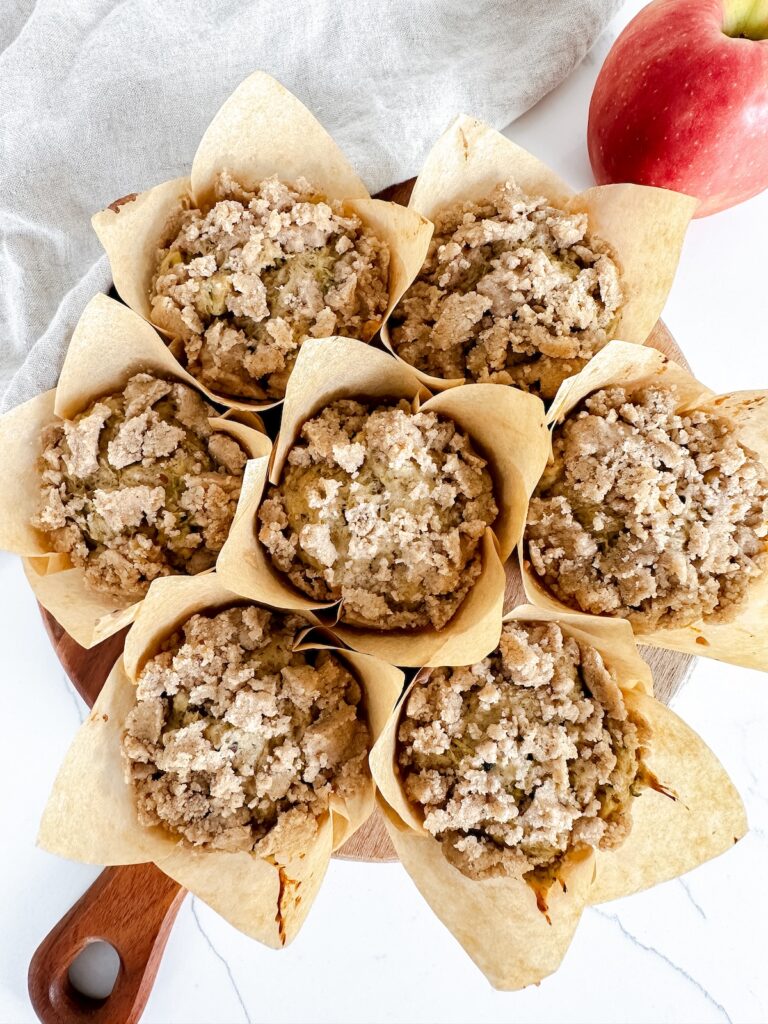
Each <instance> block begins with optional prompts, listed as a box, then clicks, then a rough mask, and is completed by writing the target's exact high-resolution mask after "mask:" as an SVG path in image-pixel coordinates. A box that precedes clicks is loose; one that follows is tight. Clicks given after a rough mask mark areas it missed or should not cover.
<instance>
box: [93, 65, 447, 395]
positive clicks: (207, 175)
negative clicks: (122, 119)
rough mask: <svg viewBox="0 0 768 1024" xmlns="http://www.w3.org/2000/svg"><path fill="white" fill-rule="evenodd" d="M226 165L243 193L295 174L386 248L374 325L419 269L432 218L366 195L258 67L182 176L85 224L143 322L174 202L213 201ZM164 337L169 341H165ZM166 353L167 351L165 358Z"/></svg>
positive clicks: (310, 121) (337, 153) (294, 102)
mask: <svg viewBox="0 0 768 1024" xmlns="http://www.w3.org/2000/svg"><path fill="white" fill-rule="evenodd" d="M222 171H227V172H228V173H229V174H230V175H231V176H232V177H233V178H234V179H235V180H236V181H237V182H238V184H240V185H242V186H243V187H244V188H246V189H252V188H254V187H255V186H256V185H257V184H258V183H259V182H260V181H263V180H264V179H265V178H268V177H269V176H270V175H277V177H278V178H279V179H280V180H282V181H285V182H288V183H292V182H294V181H296V179H297V178H300V177H304V178H306V179H307V180H308V181H309V182H310V184H311V185H312V186H313V187H314V188H315V189H317V190H318V192H319V193H321V194H322V195H324V196H325V197H326V198H328V199H332V200H339V201H340V202H341V203H342V205H343V207H344V209H346V210H347V211H349V212H351V213H355V214H356V215H357V216H358V217H359V218H360V220H361V221H362V222H363V224H364V225H366V226H367V227H369V228H370V229H371V230H372V231H373V233H374V234H375V235H376V236H377V237H378V238H379V239H381V240H382V241H384V242H386V244H387V246H388V247H389V253H390V268H389V285H388V292H389V298H388V303H387V310H386V313H385V315H384V318H383V320H382V323H383V322H384V321H385V320H386V318H387V317H388V316H389V314H390V312H391V311H392V309H393V308H394V307H395V305H396V304H397V303H398V301H399V300H400V297H401V296H402V295H403V293H404V292H405V291H406V289H407V288H408V287H409V285H410V284H411V282H412V281H413V279H414V278H415V277H416V275H417V274H418V272H419V270H420V269H421V265H422V263H423V262H424V258H425V256H426V253H427V248H428V247H429V241H430V238H431V237H432V224H431V223H430V222H429V221H427V220H425V219H424V218H423V217H421V216H420V215H419V214H418V213H417V212H415V211H414V210H409V209H406V208H405V207H403V206H398V205H397V204H395V203H388V202H384V201H383V200H379V199H371V197H370V195H369V194H368V191H367V189H366V187H365V185H364V184H363V182H362V181H361V180H360V178H359V177H358V176H357V174H356V173H355V171H354V169H353V168H352V166H351V164H350V163H349V161H348V160H347V158H346V157H345V156H344V154H343V153H342V152H341V150H340V149H339V147H338V146H337V145H336V143H335V142H334V141H333V139H332V138H331V137H330V135H329V134H328V133H327V132H326V130H325V129H324V128H323V127H322V125H321V124H320V123H319V122H318V121H317V120H316V118H315V117H314V116H313V115H312V114H311V113H310V112H309V111H308V110H307V108H306V107H305V106H304V105H303V104H302V103H301V102H300V101H299V100H298V99H297V98H296V97H295V96H293V95H292V94H291V93H290V92H288V90H287V89H285V88H283V86H282V85H280V83H279V82H276V81H275V79H274V78H271V77H270V76H269V75H267V74H265V73H264V72H262V71H257V72H255V73H254V74H252V75H250V76H249V77H248V78H246V79H245V81H244V82H242V83H241V84H240V85H239V86H238V87H237V89H236V90H235V91H234V92H233V93H232V95H231V96H230V97H229V98H228V99H227V100H226V101H225V102H224V104H223V105H222V107H221V109H220V110H219V111H218V113H217V114H216V116H215V117H214V119H213V121H212V122H211V124H210V125H209V127H208V129H207V130H206V132H205V134H204V135H203V138H202V140H201V141H200V145H199V146H198V148H197V152H196V153H195V156H194V159H193V161H192V171H191V176H190V177H184V178H176V179H174V180H173V181H167V182H164V183H163V184H161V185H156V186H155V187H154V188H151V189H149V190H148V191H146V192H142V193H140V194H138V195H131V196H126V197H125V199H123V200H118V201H117V202H115V203H113V204H112V205H111V206H110V207H108V208H107V209H105V210H102V211H101V212H100V213H97V214H96V215H95V216H94V217H93V219H92V223H93V227H94V230H95V231H96V234H97V235H98V237H99V240H100V241H101V243H102V245H103V246H104V249H105V250H106V253H107V256H108V257H109V263H110V267H111V268H112V277H113V280H114V283H115V288H116V289H117V291H118V292H119V293H120V296H121V298H122V299H123V301H125V302H126V303H127V304H128V305H129V306H130V307H131V309H133V310H135V311H136V312H137V313H139V314H140V315H141V316H143V317H144V318H145V319H146V320H149V319H150V298H149V292H150V286H151V282H152V277H153V274H154V271H155V269H156V266H157V253H158V249H159V248H160V246H161V244H162V243H163V242H164V241H165V240H166V239H165V236H166V234H167V228H168V224H169V222H170V219H171V218H172V216H173V214H174V212H175V211H176V210H177V209H178V207H179V203H180V202H181V201H182V200H183V199H186V198H189V197H191V198H192V200H193V203H194V205H196V206H198V205H199V204H201V203H203V204H204V203H206V202H208V201H211V200H212V199H213V191H214V185H215V182H216V178H217V176H218V175H219V174H220V173H221V172H222ZM169 340H170V338H169ZM171 358H174V361H176V360H175V357H171ZM197 386H198V388H199V390H201V391H202V392H203V393H204V394H206V395H207V396H208V398H210V399H211V400H212V401H214V402H218V403H219V404H220V405H226V406H230V407H232V408H236V409H254V408H256V409H266V408H270V407H271V406H274V405H279V404H280V401H281V400H280V399H265V400H258V399H247V398H237V397H233V396H231V395H229V396H227V395H222V394H217V393H216V392H213V391H209V390H208V389H207V388H206V387H205V386H204V385H202V384H200V383H198V384H197Z"/></svg>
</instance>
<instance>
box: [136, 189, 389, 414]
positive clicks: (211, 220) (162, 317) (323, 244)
mask: <svg viewBox="0 0 768 1024" xmlns="http://www.w3.org/2000/svg"><path fill="white" fill-rule="evenodd" d="M388 280H389V249H388V247H387V245H386V243H385V242H383V241H382V240H380V239H379V238H377V237H376V235H375V234H374V233H373V231H372V230H371V229H370V228H369V227H367V226H365V225H364V224H363V222H362V221H361V219H360V218H359V217H358V216H357V214H356V213H354V212H352V211H351V210H345V208H344V206H343V204H342V203H341V202H340V201H338V200H331V199H327V198H325V197H324V196H323V195H321V194H320V193H319V192H318V191H317V190H316V189H315V188H314V187H313V186H312V185H311V184H310V183H309V182H308V181H306V180H305V179H304V178H299V179H297V180H296V181H295V182H293V183H288V182H285V181H281V180H280V179H279V178H278V177H277V176H276V175H273V176H271V177H269V178H266V179H264V180H263V181H261V182H259V183H258V185H257V186H256V187H255V188H254V190H252V191H250V190H248V189H245V188H243V187H242V186H241V185H240V184H239V183H238V182H237V181H235V180H234V178H233V177H232V176H231V175H230V174H229V173H227V172H226V171H222V172H221V173H220V174H219V175H218V177H217V179H216V183H215V190H214V198H213V202H212V205H210V206H209V207H205V208H203V209H199V208H197V207H196V206H195V205H193V200H192V199H191V198H189V197H188V198H187V199H186V200H184V201H183V202H182V204H181V207H180V208H179V209H178V211H177V213H176V215H175V216H174V217H172V218H171V221H170V223H169V225H168V226H167V228H166V231H165V238H164V244H163V245H162V247H161V248H160V250H159V252H158V254H157V262H156V267H155V271H154V274H153V277H152V284H151V289H150V296H149V299H150V315H151V320H152V322H153V323H154V324H155V325H156V326H157V327H159V328H160V329H161V330H162V331H164V332H165V333H166V334H167V335H168V336H170V338H172V339H173V340H172V342H171V351H172V352H173V354H174V355H175V356H176V357H177V358H178V359H179V361H180V362H181V363H182V365H184V366H185V367H186V369H187V370H188V371H189V372H190V373H191V374H192V375H193V376H194V377H195V378H196V379H197V380H199V381H200V382H201V383H202V384H203V385H204V386H205V387H207V388H210V389H212V390H213V391H215V392H220V393H223V394H226V395H230V396H234V397H240V398H248V399H259V400H266V399H281V398H282V397H283V395H284V394H285V387H286V383H287V381H288V376H289V374H290V372H291V369H292V367H293V364H294V362H295V360H296V355H297V353H298V350H299V347H300V346H301V344H302V342H303V340H304V339H305V338H307V337H315V338H325V337H329V336H330V335H333V334H346V335H349V336H353V337H357V338H361V339H363V340H366V341H367V340H369V339H370V338H372V337H373V335H374V334H375V333H376V331H377V330H378V328H379V326H380V324H381V321H382V319H383V317H384V314H385V312H386V309H387V304H388V301H389V289H388Z"/></svg>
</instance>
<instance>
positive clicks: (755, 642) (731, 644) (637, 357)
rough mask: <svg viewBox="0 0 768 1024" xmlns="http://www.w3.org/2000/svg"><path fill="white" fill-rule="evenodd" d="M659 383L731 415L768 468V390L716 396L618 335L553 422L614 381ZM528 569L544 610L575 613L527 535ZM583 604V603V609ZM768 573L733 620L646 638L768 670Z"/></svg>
mask: <svg viewBox="0 0 768 1024" xmlns="http://www.w3.org/2000/svg"><path fill="white" fill-rule="evenodd" d="M653 384H659V385H662V386H665V387H671V386H674V387H675V388H676V390H677V393H678V396H679V403H678V406H677V411H678V412H688V411H691V410H693V409H701V410H703V411H705V412H710V413H712V414H714V415H716V416H720V417H722V418H724V419H726V420H729V421H730V422H731V423H732V424H733V426H734V427H735V429H736V437H737V439H738V441H740V442H741V443H742V444H743V445H745V446H746V447H747V448H750V449H751V450H752V451H753V452H755V453H756V454H757V456H758V458H759V460H760V462H761V463H762V464H763V465H764V466H765V467H766V468H768V391H737V392H732V393H730V394H725V395H716V394H715V393H714V392H713V391H711V390H710V389H709V388H707V387H705V385H703V384H701V383H700V382H699V381H697V380H696V379H695V377H693V376H692V375H691V374H690V373H689V372H688V371H687V370H685V369H683V368H682V367H681V366H679V365H678V364H677V363H675V362H673V361H672V360H671V359H668V358H667V357H666V356H665V355H663V354H662V353H661V352H658V351H657V350H655V349H653V348H651V347H650V346H645V347H643V348H641V349H638V348H637V346H634V345H630V344H627V343H625V342H621V341H612V342H610V344H609V345H607V346H606V347H605V348H604V349H603V350H602V351H601V352H598V354H597V355H596V356H595V357H594V358H593V359H592V360H591V361H590V362H589V363H588V364H587V366H585V367H584V369H583V370H582V371H581V373H579V374H577V375H576V376H574V377H570V378H568V380H565V381H563V383H562V385H561V386H560V389H559V391H558V393H557V395H556V396H555V400H554V401H553V403H552V405H551V406H550V408H549V410H548V413H547V422H548V423H549V424H550V426H551V427H552V428H554V427H555V425H557V424H559V423H561V422H562V421H563V420H564V419H565V417H566V416H567V415H568V413H569V412H571V410H572V409H574V408H575V406H577V405H578V404H579V402H581V401H582V399H584V398H585V397H586V396H587V395H589V394H591V393H592V392H593V391H597V390H599V389H600V388H605V387H611V386H614V385H619V386H627V387H633V388H634V387H636V386H640V387H642V386H647V385H653ZM519 555H520V571H521V574H522V579H523V586H524V588H525V594H526V597H527V599H528V600H529V601H530V602H531V603H532V604H534V605H536V606H537V607H538V608H546V609H548V610H550V611H553V612H556V613H562V612H566V611H574V610H575V609H573V608H572V607H569V606H568V605H566V604H564V603H562V602H561V601H560V600H558V599H557V598H556V597H555V596H554V595H553V594H552V593H550V592H549V591H548V590H547V589H546V588H545V587H544V586H543V585H542V583H540V582H539V580H538V578H537V576H536V574H535V573H534V571H533V570H532V568H531V565H530V562H529V560H528V559H527V557H526V550H525V540H524V539H523V541H522V542H521V544H520V548H519ZM576 610H578V609H576ZM766 622H768V571H764V572H763V573H762V574H761V575H760V576H758V577H756V578H755V579H753V580H752V582H751V583H750V585H749V588H748V590H747V594H746V598H745V600H744V601H743V602H742V603H741V604H740V605H739V606H738V607H737V609H736V611H735V615H734V617H733V618H732V619H731V621H727V622H713V621H705V620H703V619H699V620H698V621H696V622H692V623H691V624H690V625H688V626H683V627H677V628H674V629H662V628H658V629H655V630H652V631H649V632H645V631H642V632H641V631H638V632H637V636H638V640H639V642H640V643H642V644H648V645H650V646H652V647H662V648H666V649H667V650H671V651H680V652H681V653H684V654H700V655H702V656H703V657H705V658H714V659H716V660H717V661H726V662H730V663H731V664H733V665H743V666H745V667H747V668H757V669H762V670H764V671H768V631H767V630H766Z"/></svg>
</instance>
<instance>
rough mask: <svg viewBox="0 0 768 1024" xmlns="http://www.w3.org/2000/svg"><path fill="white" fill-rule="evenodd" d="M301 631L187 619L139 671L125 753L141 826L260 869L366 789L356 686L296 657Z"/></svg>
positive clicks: (273, 615)
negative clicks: (254, 861)
mask: <svg viewBox="0 0 768 1024" xmlns="http://www.w3.org/2000/svg"><path fill="white" fill-rule="evenodd" d="M306 625H307V623H306V622H305V621H304V620H303V619H301V618H300V617H298V616H295V615H284V614H282V613H280V612H273V611H268V610H267V609H266V608H259V607H256V606H254V605H249V606H247V607H238V608H230V609H227V610H226V611H222V612H219V613H217V614H214V615H193V616H192V617H191V618H190V619H188V620H187V621H186V622H185V623H184V625H183V626H182V627H181V629H180V630H179V631H178V632H176V633H174V635H173V636H172V637H170V639H169V640H168V641H167V642H166V643H165V644H164V645H163V648H162V650H161V652H160V653H159V654H157V655H156V656H155V657H153V658H152V659H151V660H150V661H149V662H147V664H146V665H145V667H144V668H143V670H142V672H141V674H140V676H139V678H138V682H137V688H136V707H135V708H134V709H133V710H132V711H131V712H130V713H129V715H128V716H127V718H126V722H125V732H124V734H123V742H122V752H123V762H124V766H125V773H126V779H127V781H128V782H129V783H130V784H131V785H132V786H133V789H134V792H135V794H136V802H137V808H138V815H139V821H140V822H141V824H142V825H147V826H155V825H160V826H162V827H164V828H166V829H168V830H170V831H171V832H174V833H177V834H178V835H180V836H183V837H184V839H186V840H187V841H188V842H190V843H193V844H194V845H196V846H206V847H209V848H212V849H217V850H248V851H251V850H252V851H254V852H255V853H257V854H259V855H260V856H262V857H268V856H271V855H273V854H275V853H281V852H282V853H285V852H286V851H287V850H297V849H298V850H301V849H306V846H307V845H308V843H310V842H311V841H312V839H313V837H314V836H315V835H316V833H317V823H318V819H319V818H320V817H321V815H323V814H324V813H326V812H327V811H328V806H329V801H330V798H331V796H333V795H337V796H340V797H341V798H342V799H344V798H347V797H351V796H353V795H354V794H355V793H357V792H359V789H360V787H361V786H363V785H365V783H366V781H367V780H368V779H369V771H368V763H367V754H368V748H369V739H370V737H369V732H368V726H367V724H366V722H365V715H364V711H363V708H362V704H361V701H362V694H361V691H360V687H359V685H358V683H357V681H356V680H355V679H354V677H353V676H352V675H351V674H350V672H349V671H348V670H347V669H346V667H345V666H344V665H343V664H342V663H341V661H339V659H338V658H337V657H336V656H335V655H334V654H332V653H331V652H329V651H304V652H297V651H294V650H293V647H294V644H295V642H296V636H297V633H299V632H300V631H301V630H302V629H304V628H306Z"/></svg>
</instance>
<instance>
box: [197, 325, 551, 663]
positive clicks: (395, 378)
mask: <svg viewBox="0 0 768 1024" xmlns="http://www.w3.org/2000/svg"><path fill="white" fill-rule="evenodd" d="M339 398H354V399H363V400H364V399H377V398H395V399H401V398H405V399H407V400H408V401H410V402H411V403H412V404H413V407H414V408H422V409H424V410H434V411H435V412H440V413H442V414H444V415H445V416H449V417H451V419H453V420H455V422H456V423H457V424H458V425H459V426H460V427H461V428H462V429H463V430H464V431H466V433H467V435H468V436H469V437H470V439H471V441H472V443H473V445H474V447H475V450H476V451H477V452H478V453H479V454H481V455H483V456H484V457H485V458H486V459H487V460H488V464H489V469H490V472H491V474H492V476H493V480H494V492H495V497H496V503H497V505H498V507H499V510H500V511H499V516H498V518H497V520H496V522H495V523H494V524H493V530H491V529H488V530H486V534H485V537H484V539H483V549H482V550H483V570H482V572H481V574H480V576H479V577H478V580H477V582H476V583H475V585H474V587H473V588H472V589H471V590H470V592H469V594H468V595H467V597H466V599H465V600H464V602H463V603H462V605H461V606H460V608H459V610H458V611H457V613H456V614H455V615H454V617H453V618H452V619H451V621H450V622H449V623H448V624H447V625H446V626H445V627H444V628H443V629H442V630H439V631H438V630H427V629H425V630H417V631H406V630H392V631H377V630H373V629H362V628H356V627H352V626H346V625H344V624H343V623H341V622H338V621H336V620H337V616H338V604H337V603H331V604H322V603H318V602H317V601H314V600H312V599H311V598H309V597H307V596H306V595H305V594H302V593H300V592H299V591H298V590H297V589H296V588H294V586H293V584H291V583H290V581H289V580H288V579H287V578H286V577H284V576H282V575H281V574H279V573H278V572H277V571H276V570H275V569H274V568H273V566H272V563H271V560H270V557H269V554H268V553H267V552H266V551H265V550H264V548H263V547H262V545H261V543H260V541H259V539H258V535H257V526H256V512H257V510H258V507H259V505H260V503H261V499H262V494H263V492H264V488H265V487H266V484H267V482H268V480H269V482H271V483H277V482H278V480H279V479H280V474H281V472H282V469H283V466H284V463H285V459H286V456H287V454H288V452H289V450H290V448H291V446H292V445H293V443H294V442H295V440H296V438H297V437H298V435H299V432H300V431H301V427H302V425H303V424H304V422H305V421H306V420H307V419H309V418H310V417H311V416H314V415H315V414H316V413H317V412H318V411H319V410H320V409H322V408H323V407H324V406H326V405H328V404H329V403H330V402H332V401H335V400H336V399H339ZM548 451H549V438H548V434H547V432H546V427H545V426H544V406H543V405H542V403H541V401H540V399H538V398H536V397H535V396H533V395H527V394H524V393H523V392H522V391H519V390H517V389H515V388H501V387H498V386H497V385H495V384H473V385H471V386H469V385H468V386H467V387H466V388H461V389H459V390H454V391H451V392H445V393H443V394H440V395H436V396H435V397H432V398H430V397H429V392H427V391H425V390H424V388H423V387H422V386H421V385H420V384H419V381H418V379H417V378H416V377H415V376H414V374H413V372H412V371H411V369H410V368H409V367H407V366H406V365H405V363H402V362H398V361H397V360H395V359H392V357H391V356H390V355H388V354H387V353H385V352H381V351H378V350H376V349H372V348H370V347H369V346H367V345H364V344H363V343H362V342H359V341H352V340H351V339H349V338H332V339H311V340H309V341H306V342H305V343H304V344H303V345H302V347H301V350H300V351H299V356H298V359H297V360H296V365H295V367H294V370H293V373H292V374H291V378H290V380H289V382H288V389H287V392H286V397H285V405H284V407H283V419H282V425H281V429H280V434H279V436H278V437H277V439H276V441H275V448H274V451H273V454H272V458H271V460H269V459H260V460H257V461H256V462H254V463H253V464H252V465H251V466H249V467H248V472H247V473H246V478H245V480H244V482H243V488H242V492H241V496H240V502H239V504H238V510H237V515H236V517H235V522H234V524H233V526H232V530H231V532H230V536H229V538H228V539H227V542H226V544H225V545H224V547H223V549H222V551H221V553H220V555H219V560H218V563H217V571H218V573H219V575H220V577H221V579H222V582H224V583H225V584H226V585H227V586H228V587H229V588H230V589H232V590H236V591H237V592H238V593H241V594H245V595H247V596H248V597H251V598H253V599H254V600H256V601H263V602H264V603H268V604H274V605H276V606H277V607H279V608H291V609H294V610H296V611H303V612H314V613H315V614H317V615H319V616H320V618H321V620H322V621H324V622H327V623H328V624H332V626H333V630H334V633H335V634H336V636H338V637H339V638H340V639H341V640H343V641H344V643H346V644H348V645H349V646H350V647H351V648H353V649H354V650H359V651H365V652H366V653H367V654H372V655H375V656H376V657H378V658H383V659H384V660H385V661H389V662H391V663H393V664H396V665H410V666H420V665H462V664H466V663H468V662H473V661H478V660H479V659H480V658H483V657H485V655H486V654H487V653H488V652H489V651H491V650H493V648H494V647H495V646H496V644H497V643H498V639H499V631H500V629H501V614H502V605H503V601H504V568H503V563H504V562H505V561H506V560H507V558H508V557H509V555H510V554H511V552H512V550H513V549H514V546H515V544H516V543H517V542H518V540H519V538H520V536H521V534H522V530H523V527H524V525H525V517H526V514H527V509H528V500H529V498H530V495H531V492H532V491H533V488H534V487H535V486H536V483H537V482H538V479H539V477H540V476H541V473H542V472H543V470H544V466H545V465H546V461H547V456H548Z"/></svg>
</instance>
